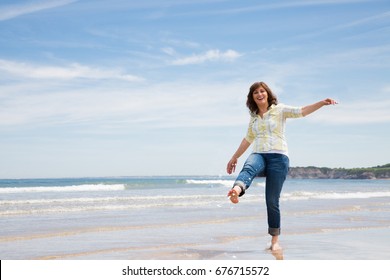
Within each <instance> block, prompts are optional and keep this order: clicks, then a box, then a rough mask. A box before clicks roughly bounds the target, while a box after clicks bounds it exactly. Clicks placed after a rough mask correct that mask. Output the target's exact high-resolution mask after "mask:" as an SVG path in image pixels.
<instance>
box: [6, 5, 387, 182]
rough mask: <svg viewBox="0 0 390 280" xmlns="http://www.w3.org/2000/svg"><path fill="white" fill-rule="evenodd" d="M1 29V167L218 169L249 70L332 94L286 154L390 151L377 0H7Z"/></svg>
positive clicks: (363, 160)
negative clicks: (331, 103) (333, 103)
mask: <svg viewBox="0 0 390 280" xmlns="http://www.w3.org/2000/svg"><path fill="white" fill-rule="evenodd" d="M0 35H1V36H0V147H1V148H0V149H1V160H0V178H32V177H83V176H133V175H134V176H136V175H226V171H225V167H226V164H227V162H228V160H229V159H230V157H231V156H232V154H233V153H234V152H235V150H236V148H237V147H238V145H239V143H240V142H241V140H242V138H243V137H244V135H245V133H246V129H247V124H248V121H249V114H248V111H247V108H246V107H245V100H246V95H247V92H248V88H249V86H250V85H251V84H252V83H253V82H255V81H264V82H266V83H267V84H269V86H270V87H271V88H272V89H273V90H274V92H275V93H276V94H277V96H278V98H279V101H280V102H281V103H285V104H289V105H294V106H303V105H308V104H311V103H314V102H317V101H319V100H321V99H324V98H326V97H332V98H335V99H336V100H337V101H338V102H339V105H337V106H327V107H324V108H322V109H321V110H320V111H318V112H316V113H314V114H313V115H310V116H307V117H306V118H303V119H296V120H295V119H294V120H290V121H288V124H287V132H286V133H287V138H288V143H289V153H290V163H291V166H309V165H315V166H327V167H368V166H374V165H378V164H385V163H388V162H390V149H389V144H388V142H389V139H390V126H389V125H390V114H389V107H390V79H389V78H390V75H389V74H390V2H389V1H387V0H366V1H365V0H319V1H310V0H293V1H246V0H244V1H229V0H200V1H189V0H187V1H178V0H166V1H157V0H155V1H154V0H143V1H124V0H111V1H100V0H94V1H92V0H91V1H87V0H85V1H77V0H51V1H46V0H30V1H14V0H12V1H4V0H3V1H1V4H0ZM248 152H249V151H248ZM246 156H247V154H246V155H244V156H243V157H242V158H241V159H240V161H239V163H240V165H241V164H242V163H243V162H244V160H245V158H246Z"/></svg>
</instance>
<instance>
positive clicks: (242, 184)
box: [233, 181, 247, 196]
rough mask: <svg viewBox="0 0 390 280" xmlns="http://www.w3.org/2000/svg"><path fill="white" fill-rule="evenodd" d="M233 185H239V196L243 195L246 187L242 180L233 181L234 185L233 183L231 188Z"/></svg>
mask: <svg viewBox="0 0 390 280" xmlns="http://www.w3.org/2000/svg"><path fill="white" fill-rule="evenodd" d="M235 186H239V187H241V193H240V195H239V196H243V195H244V194H245V190H246V189H247V187H246V185H245V183H244V182H242V181H235V182H234V185H233V188H234V187H235Z"/></svg>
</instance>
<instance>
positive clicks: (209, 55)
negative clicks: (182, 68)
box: [172, 50, 242, 65]
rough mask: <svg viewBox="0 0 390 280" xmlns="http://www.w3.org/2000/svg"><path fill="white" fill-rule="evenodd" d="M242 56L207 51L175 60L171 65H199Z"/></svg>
mask: <svg viewBox="0 0 390 280" xmlns="http://www.w3.org/2000/svg"><path fill="white" fill-rule="evenodd" d="M240 56H242V54H240V53H238V52H236V51H234V50H227V51H225V52H221V51H220V50H209V51H207V52H205V53H201V54H194V55H191V56H187V57H183V58H179V59H176V60H174V61H173V62H172V64H173V65H188V64H201V63H204V62H207V61H232V60H235V59H237V58H238V57H240Z"/></svg>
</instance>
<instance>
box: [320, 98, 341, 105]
mask: <svg viewBox="0 0 390 280" xmlns="http://www.w3.org/2000/svg"><path fill="white" fill-rule="evenodd" d="M322 103H323V104H324V105H336V104H337V101H336V100H334V99H332V98H327V99H325V100H323V101H322Z"/></svg>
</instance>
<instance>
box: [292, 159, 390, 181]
mask: <svg viewBox="0 0 390 280" xmlns="http://www.w3.org/2000/svg"><path fill="white" fill-rule="evenodd" d="M289 177H290V178H302V179H317V178H318V179H389V178H390V163H388V164H385V165H378V166H374V167H367V168H328V167H315V166H308V167H291V168H290V171H289Z"/></svg>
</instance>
